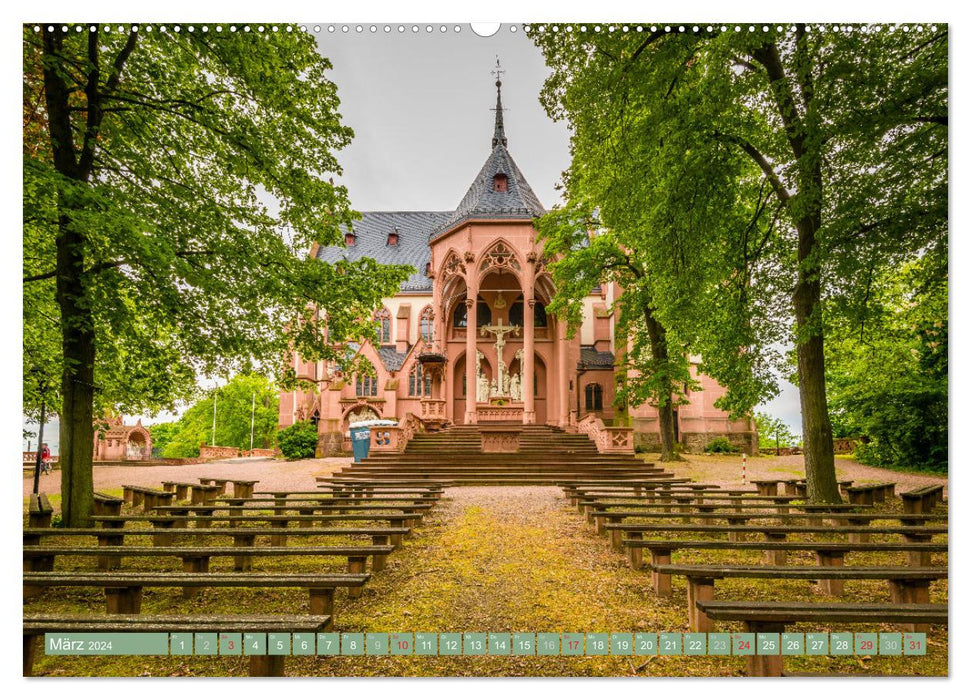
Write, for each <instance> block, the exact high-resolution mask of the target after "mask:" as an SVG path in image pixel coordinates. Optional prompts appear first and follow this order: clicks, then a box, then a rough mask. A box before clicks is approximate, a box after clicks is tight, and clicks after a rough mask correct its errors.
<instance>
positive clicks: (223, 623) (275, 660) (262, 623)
mask: <svg viewBox="0 0 971 700" xmlns="http://www.w3.org/2000/svg"><path fill="white" fill-rule="evenodd" d="M332 627H333V622H332V619H331V616H330V615H275V616H271V615H222V616H221V615H208V616H199V615H145V616H135V617H133V616H127V615H125V616H122V615H114V616H112V617H92V616H88V615H86V616H82V617H78V616H67V615H24V624H23V636H24V676H32V675H33V673H34V662H35V659H36V656H37V641H36V640H37V639H38V637H40V638H43V636H44V635H45V634H92V633H93V634H108V633H114V632H162V633H168V632H187V631H189V632H211V633H216V634H222V633H244V632H282V633H284V634H286V633H290V632H306V633H311V634H316V633H318V632H326V631H327V630H329V629H331V628H332ZM212 651H213V653H215V650H212ZM248 658H249V669H250V671H249V674H250V675H251V676H282V675H284V667H285V666H284V660H285V659H286V658H287V657H286V656H283V655H270V654H262V655H256V656H249V657H248Z"/></svg>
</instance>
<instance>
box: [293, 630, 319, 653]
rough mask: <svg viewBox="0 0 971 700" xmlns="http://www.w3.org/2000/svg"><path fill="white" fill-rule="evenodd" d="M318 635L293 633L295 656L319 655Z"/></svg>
mask: <svg viewBox="0 0 971 700" xmlns="http://www.w3.org/2000/svg"><path fill="white" fill-rule="evenodd" d="M315 642H316V635H314V634H311V633H309V632H294V633H293V654H294V656H313V655H314V654H316V653H317V645H316V644H315Z"/></svg>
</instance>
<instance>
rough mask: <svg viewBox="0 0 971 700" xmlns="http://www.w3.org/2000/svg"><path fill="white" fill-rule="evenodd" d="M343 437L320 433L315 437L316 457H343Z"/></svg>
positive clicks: (338, 434)
mask: <svg viewBox="0 0 971 700" xmlns="http://www.w3.org/2000/svg"><path fill="white" fill-rule="evenodd" d="M345 454H346V453H345V451H344V436H343V435H341V433H339V432H332V433H320V435H318V436H317V454H316V456H317V457H343V456H344V455H345Z"/></svg>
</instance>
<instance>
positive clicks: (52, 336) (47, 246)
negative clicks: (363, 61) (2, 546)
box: [23, 25, 409, 524]
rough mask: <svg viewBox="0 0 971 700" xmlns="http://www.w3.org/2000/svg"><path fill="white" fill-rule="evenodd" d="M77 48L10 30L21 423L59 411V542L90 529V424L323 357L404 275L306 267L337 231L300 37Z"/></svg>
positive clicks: (72, 42)
mask: <svg viewBox="0 0 971 700" xmlns="http://www.w3.org/2000/svg"><path fill="white" fill-rule="evenodd" d="M75 29H76V27H74V26H71V27H69V31H67V32H62V31H60V27H59V26H58V27H55V28H54V31H51V32H48V31H47V28H46V27H42V28H41V31H40V32H36V33H35V32H34V31H33V28H32V27H30V26H27V27H25V28H24V31H23V60H24V159H23V179H24V188H23V192H24V201H23V203H24V368H25V390H24V396H25V411H27V412H32V411H33V409H34V407H35V406H36V405H37V404H38V402H39V401H38V399H39V396H40V388H41V386H43V387H44V389H45V395H46V397H47V399H48V401H49V402H57V403H60V410H59V413H60V415H61V429H62V433H61V447H62V451H63V456H62V466H63V470H62V494H63V495H64V499H65V500H64V511H65V522H66V523H68V524H74V523H77V522H80V521H81V520H83V519H85V518H86V517H87V514H88V513H89V512H90V496H88V495H86V494H88V492H90V490H91V484H90V468H91V467H90V455H91V439H92V438H91V421H92V418H93V416H94V415H98V414H102V413H106V412H109V411H111V410H114V411H121V412H124V413H141V412H145V411H149V412H154V411H155V410H159V409H163V408H171V407H172V405H173V403H174V401H175V400H177V399H179V398H184V397H186V396H187V395H189V394H190V393H191V391H192V388H193V385H194V378H195V377H196V376H198V375H200V374H201V375H208V376H226V375H230V374H233V373H235V372H240V371H244V372H245V371H248V370H250V369H251V368H255V367H260V366H268V367H271V368H274V369H275V368H277V367H281V366H285V365H286V364H287V362H286V359H287V357H288V356H289V353H290V352H291V351H292V350H293V349H296V350H298V351H299V352H300V353H301V354H302V355H303V356H304V357H307V358H309V359H317V358H320V357H322V356H327V355H335V356H336V355H337V354H339V351H335V349H334V345H333V344H334V343H338V342H340V341H341V340H343V339H347V338H356V337H360V336H369V335H371V334H373V329H371V328H370V325H371V324H370V316H371V312H372V310H373V309H374V308H376V307H377V306H378V304H379V302H380V299H381V298H382V297H383V296H386V295H389V294H391V293H393V292H394V291H395V290H396V289H397V287H398V285H399V284H400V282H401V281H403V280H404V279H405V278H406V276H407V274H408V272H409V270H408V269H407V268H402V267H390V266H389V267H384V266H379V265H377V264H376V263H375V262H374V261H372V260H368V259H364V260H360V261H356V262H348V261H341V262H337V263H335V264H325V263H322V262H321V261H319V260H316V259H313V258H310V257H308V256H307V251H308V250H309V249H311V246H312V244H314V243H320V244H322V245H334V244H340V242H341V236H340V227H341V226H342V225H346V224H348V223H350V222H351V221H352V220H353V218H354V217H355V212H353V211H352V210H351V208H350V205H349V202H348V200H347V193H346V191H345V190H344V188H343V187H340V186H337V185H335V184H334V181H333V177H334V176H335V175H338V174H339V173H340V172H341V169H340V166H339V164H338V161H337V158H336V155H335V154H336V152H337V151H338V150H340V149H341V148H343V147H344V146H345V145H347V143H348V142H349V140H350V138H351V136H352V132H351V130H350V129H349V128H348V127H346V126H344V125H343V124H341V121H340V114H339V112H338V107H339V100H338V97H337V88H336V86H335V85H334V84H333V83H332V82H331V81H330V80H328V79H327V76H326V72H327V70H328V69H329V68H330V63H329V62H328V61H327V59H326V58H324V57H322V56H321V55H320V54H319V52H318V51H317V46H316V43H315V41H314V39H313V37H312V36H310V35H308V34H306V33H305V32H302V31H299V30H297V29H296V28H294V30H293V31H287V27H281V28H280V31H277V32H263V33H259V32H256V31H246V29H248V27H242V26H240V27H236V31H231V30H230V27H229V26H225V25H223V26H220V27H219V29H221V31H216V29H217V27H215V26H213V27H210V28H209V31H203V27H201V26H198V25H195V26H193V25H182V26H181V31H179V32H177V33H176V32H174V31H162V28H160V27H154V28H153V31H148V28H147V27H144V28H142V30H141V31H139V30H138V28H137V27H133V26H129V27H127V28H124V29H119V28H117V27H101V26H97V27H95V29H96V31H88V29H89V27H88V26H87V25H84V26H81V27H77V29H81V31H75ZM109 30H110V31H109ZM325 341H331V342H325ZM33 367H37V368H39V370H40V371H38V372H35V373H31V372H29V371H27V370H29V369H31V368H33ZM292 379H293V378H292V376H286V377H284V380H285V381H287V380H292ZM41 380H43V384H42V382H41ZM76 501H77V505H75V502H76Z"/></svg>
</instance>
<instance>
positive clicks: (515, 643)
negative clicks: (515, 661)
mask: <svg viewBox="0 0 971 700" xmlns="http://www.w3.org/2000/svg"><path fill="white" fill-rule="evenodd" d="M512 653H513V654H515V655H516V656H532V655H533V654H535V653H536V635H535V634H534V633H532V632H514V633H513V635H512Z"/></svg>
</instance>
